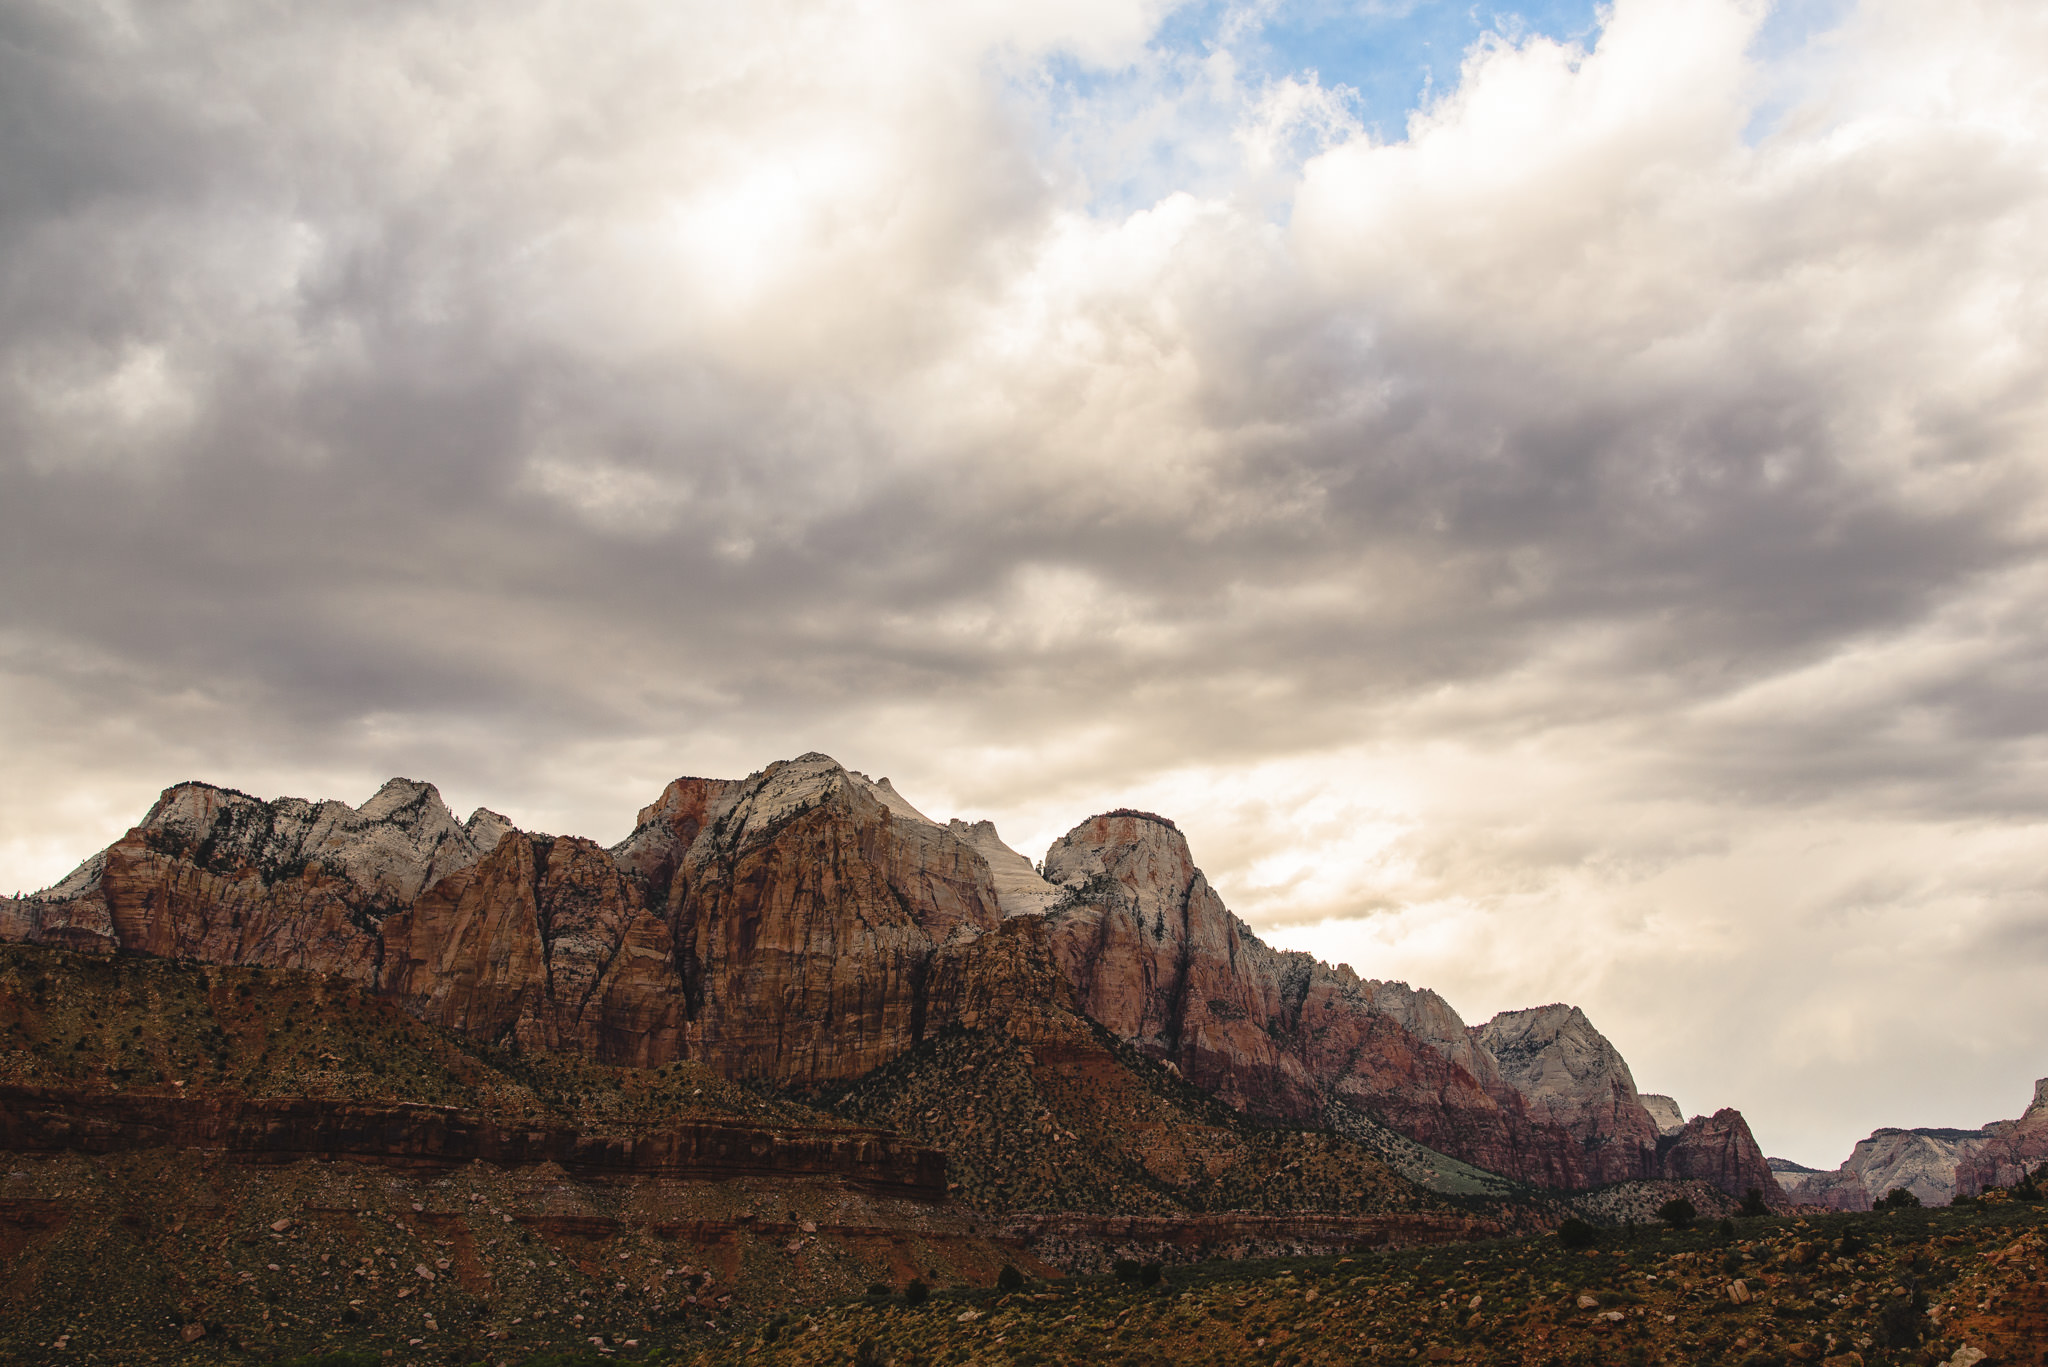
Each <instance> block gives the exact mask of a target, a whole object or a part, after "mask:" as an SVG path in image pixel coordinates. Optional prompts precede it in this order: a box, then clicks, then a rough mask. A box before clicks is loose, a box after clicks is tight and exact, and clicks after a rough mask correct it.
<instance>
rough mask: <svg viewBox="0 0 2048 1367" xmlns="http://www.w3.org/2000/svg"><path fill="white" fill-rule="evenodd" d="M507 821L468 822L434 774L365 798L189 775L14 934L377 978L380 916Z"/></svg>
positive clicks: (478, 848) (480, 817) (48, 896)
mask: <svg viewBox="0 0 2048 1367" xmlns="http://www.w3.org/2000/svg"><path fill="white" fill-rule="evenodd" d="M505 825H506V823H505V822H504V819H503V818H502V817H499V816H497V815H496V814H495V813H491V812H485V811H482V810H479V811H478V812H477V813H476V814H475V815H474V816H472V817H471V818H470V820H469V822H468V824H467V825H464V824H461V823H458V822H457V821H456V820H455V818H454V816H453V815H452V814H451V813H450V812H449V811H448V808H447V807H446V806H445V805H443V803H442V802H441V795H440V793H439V792H437V791H436V790H435V788H434V786H433V785H432V784H428V783H415V782H412V781H411V780H408V779H392V780H391V781H390V782H389V783H386V784H385V785H384V786H383V787H382V788H381V789H379V790H378V791H377V793H376V795H375V796H374V797H372V798H371V799H370V800H369V801H368V802H365V803H364V804H363V805H362V806H361V807H349V806H348V805H347V804H345V803H340V802H319V803H312V802H306V801H303V800H301V799H298V798H281V799H279V800H278V801H275V802H261V801H258V800H257V799H255V798H252V797H249V796H248V795H246V794H243V793H237V792H232V791H230V790H228V789H225V788H215V787H213V786H211V785H209V784H203V783H185V784H180V785H179V786H177V787H175V788H171V789H168V790H167V791H166V792H165V793H164V794H163V796H162V797H161V798H159V799H158V800H157V803H156V805H155V806H154V807H153V808H151V809H150V812H149V815H148V816H146V817H145V818H144V819H143V821H142V824H141V825H139V826H137V827H135V828H134V829H133V830H131V831H129V832H128V833H127V834H126V835H125V836H123V837H122V838H121V839H119V840H117V841H115V842H114V844H112V845H111V846H109V847H108V848H107V849H106V850H105V851H103V852H102V853H100V854H98V855H95V856H94V857H93V858H92V859H91V860H89V861H87V862H86V863H85V864H84V865H82V866H81V867H80V868H79V869H78V870H77V871H75V872H74V873H72V874H71V875H70V876H69V877H68V878H66V879H65V880H64V881H63V882H61V883H59V884H57V885H56V886H55V887H53V888H51V889H50V890H49V891H47V892H46V893H44V894H42V895H41V897H40V898H38V899H37V902H38V904H39V905H38V914H37V915H36V917H35V918H33V920H34V923H33V924H30V925H27V926H25V927H22V933H20V934H19V935H18V936H16V937H15V938H20V939H23V940H26V941H29V942H32V943H48V944H57V945H61V946H64V947H67V948H82V947H88V946H89V945H91V944H93V943H94V942H97V943H98V944H99V946H100V947H103V948H107V949H126V950H134V951H140V952H142V953H147V954H156V955H161V956H173V957H180V958H195V959H205V960H208V961H210V962H214V963H251V964H265V965H269V966H273V967H289V968H304V969H311V970H315V971H319V972H328V973H342V974H345V975H347V976H349V977H351V978H354V979H356V980H358V981H369V980H371V979H373V978H374V977H375V974H376V965H377V961H378V956H379V940H378V935H377V926H378V924H379V923H380V922H381V921H382V919H383V918H384V917H385V916H386V915H388V914H389V913H391V912H393V911H395V910H398V909H399V908H401V907H404V906H408V905H410V904H411V903H412V901H413V900H414V899H415V898H416V897H418V896H419V894H420V893H421V892H422V891H423V890H425V889H426V888H427V887H429V886H431V885H432V884H434V883H435V882H438V881H439V880H440V879H442V878H445V877H447V876H448V875H449V874H451V873H455V872H457V871H459V870H462V869H466V868H468V867H469V866H471V865H473V864H474V863H476V861H477V860H478V859H479V858H481V857H482V855H483V853H484V851H485V850H486V849H487V848H489V847H490V846H491V845H494V844H495V843H496V841H497V840H498V839H499V838H500V836H501V835H502V833H503V830H504V828H505ZM18 919H29V918H18Z"/></svg>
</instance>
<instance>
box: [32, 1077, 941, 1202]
mask: <svg viewBox="0 0 2048 1367" xmlns="http://www.w3.org/2000/svg"><path fill="white" fill-rule="evenodd" d="M166 1148H168V1149H199V1150H204V1151H207V1152H209V1153H213V1154H219V1155H223V1156H226V1157H230V1158H235V1159H240V1160H242V1161H246V1162H261V1163H289V1162H293V1161H296V1160H298V1159H300V1158H309V1157H327V1158H350V1159H354V1160H356V1161H358V1162H368V1163H374V1164H382V1165H387V1166H392V1167H401V1168H454V1167H460V1166H462V1165H464V1164H468V1163H492V1164H495V1165H497V1166H498V1167H501V1168H517V1167H531V1166H534V1165H537V1164H542V1163H554V1164H557V1165H559V1166H560V1167H562V1168H563V1169H565V1170H567V1171H569V1172H573V1173H576V1174H578V1175H581V1176H642V1177H730V1176H741V1175H745V1176H754V1177H831V1178H837V1179H840V1180H843V1181H846V1182H851V1183H854V1184H857V1185H859V1186H862V1187H865V1188H868V1189H871V1190H874V1191H876V1192H880V1193H887V1194H891V1195H897V1196H906V1197H913V1198H917V1199H922V1200H934V1201H935V1200H940V1199H943V1197H944V1196H945V1192H946V1159H945V1155H944V1154H942V1153H939V1152H937V1151H936V1150H933V1149H927V1148H920V1147H918V1146H917V1145H915V1144H908V1143H905V1142H903V1141H902V1140H900V1139H898V1138H897V1137H896V1136H895V1135H893V1134H891V1133H889V1132H887V1131H884V1130H866V1129H856V1128H852V1127H846V1128H830V1127H815V1128H805V1129H762V1128H757V1127H753V1126H747V1125H740V1124H734V1123H731V1122H727V1121H717V1120H701V1121H691V1122H685V1123H680V1124H674V1125H667V1126H661V1127H658V1128H652V1129H647V1130H640V1131H629V1132H622V1133H615V1134H604V1133H587V1132H584V1131H582V1130H578V1129H570V1128H564V1127H559V1126H540V1127H536V1126H534V1125H531V1124H528V1123H523V1122H519V1121H508V1120H505V1119H502V1118H499V1117H493V1116H489V1115H480V1114H475V1113H471V1112H466V1111H461V1110H457V1109H455V1108H454V1107H449V1106H416V1105H413V1106H409V1105H382V1106H380V1105H373V1104H363V1103H347V1102H341V1103H337V1102H333V1101H328V1100H324V1099H317V1098H307V1097H293V1098H284V1099H279V1098H254V1097H243V1096H234V1095H203V1096H190V1097H188V1096H183V1095H179V1094H178V1093H176V1092H145V1091H104V1090H92V1089H84V1088H64V1087H25V1086H19V1085H6V1084H0V1150H6V1151H9V1152H14V1153H38V1152H42V1153H53V1152H60V1151H66V1150H68V1151H73V1152H79V1153H94V1154H110V1153H130V1152H134V1151H137V1150H143V1149H166Z"/></svg>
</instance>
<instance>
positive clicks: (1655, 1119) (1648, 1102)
mask: <svg viewBox="0 0 2048 1367" xmlns="http://www.w3.org/2000/svg"><path fill="white" fill-rule="evenodd" d="M1636 1100H1638V1101H1640V1102H1642V1103H1643V1109H1644V1110H1646V1111H1648V1112H1649V1113H1650V1123H1651V1124H1653V1125H1655V1126H1656V1127H1657V1134H1658V1135H1659V1136H1660V1137H1662V1136H1664V1135H1670V1134H1677V1133H1678V1132H1679V1131H1680V1130H1682V1129H1684V1128H1685V1112H1684V1111H1682V1110H1680V1109H1679V1108H1678V1103H1677V1102H1676V1101H1673V1100H1672V1099H1671V1098H1670V1097H1668V1096H1660V1095H1658V1094H1657V1093H1655V1092H1641V1093H1638V1094H1637V1096H1636Z"/></svg>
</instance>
